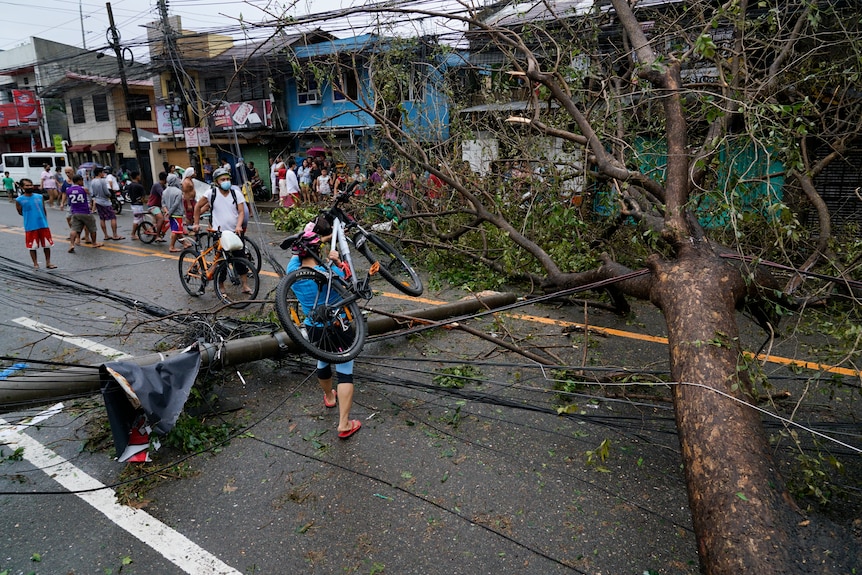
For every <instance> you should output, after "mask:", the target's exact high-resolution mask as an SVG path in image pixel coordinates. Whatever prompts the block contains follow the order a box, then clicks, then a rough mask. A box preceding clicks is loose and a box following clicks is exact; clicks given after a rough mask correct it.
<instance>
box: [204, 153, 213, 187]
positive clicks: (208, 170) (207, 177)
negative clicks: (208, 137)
mask: <svg viewBox="0 0 862 575" xmlns="http://www.w3.org/2000/svg"><path fill="white" fill-rule="evenodd" d="M202 169H203V171H204V181H205V182H206V183H208V184H211V183H213V165H212V163H211V162H210V159H209V158H204V165H203V168H202Z"/></svg>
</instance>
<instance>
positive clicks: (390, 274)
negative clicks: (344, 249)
mask: <svg viewBox="0 0 862 575" xmlns="http://www.w3.org/2000/svg"><path fill="white" fill-rule="evenodd" d="M363 239H364V241H363ZM353 244H354V245H355V246H356V249H358V250H359V251H360V252H361V253H362V255H363V256H365V259H367V260H368V262H369V263H371V264H373V263H374V262H380V275H381V276H383V279H385V280H386V281H388V282H389V283H390V284H392V287H394V288H395V289H397V290H399V291H401V292H403V293H406V294H407V295H412V296H418V295H422V292H423V291H424V287H423V286H422V279H421V278H420V277H419V274H418V273H416V270H414V269H413V266H411V265H410V264H409V263H407V260H405V259H404V256H402V255H401V254H400V253H399V252H398V250H396V249H395V248H393V247H392V246H391V245H389V244H388V243H387V242H386V241H384V240H383V239H381V238H379V237H378V236H376V235H374V234H372V233H363V232H359V233H358V234H356V235H355V236H354V237H353Z"/></svg>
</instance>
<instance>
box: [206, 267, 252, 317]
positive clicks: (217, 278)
mask: <svg viewBox="0 0 862 575" xmlns="http://www.w3.org/2000/svg"><path fill="white" fill-rule="evenodd" d="M242 270H245V272H243V271H242ZM243 275H245V277H246V285H247V286H248V288H249V291H248V292H245V291H243V289H244V288H243V285H242V277H241V276H243ZM213 282H214V283H215V292H216V296H218V298H219V299H220V300H221V301H222V302H223V303H226V304H232V305H233V307H235V308H244V307H248V305H249V303H250V301H251V300H253V299H256V298H257V293H258V291H260V275H259V274H258V273H257V271H255V269H254V264H252V263H251V262H250V261H248V260H247V259H245V258H235V257H228V258H227V259H225V260H224V261H222V262H220V263H219V264H218V267H217V268H216V270H215V274H214V275H213Z"/></svg>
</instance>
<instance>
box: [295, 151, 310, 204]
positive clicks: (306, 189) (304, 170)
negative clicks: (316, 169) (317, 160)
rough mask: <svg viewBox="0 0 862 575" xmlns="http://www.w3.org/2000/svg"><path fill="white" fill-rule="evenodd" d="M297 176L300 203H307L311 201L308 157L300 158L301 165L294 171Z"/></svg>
mask: <svg viewBox="0 0 862 575" xmlns="http://www.w3.org/2000/svg"><path fill="white" fill-rule="evenodd" d="M296 175H297V177H298V178H299V195H300V196H301V199H302V203H303V204H307V203H309V202H310V201H311V162H310V161H308V158H305V159H304V160H302V166H300V168H299V169H298V170H297V171H296Z"/></svg>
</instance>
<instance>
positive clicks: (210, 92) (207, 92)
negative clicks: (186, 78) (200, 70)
mask: <svg viewBox="0 0 862 575" xmlns="http://www.w3.org/2000/svg"><path fill="white" fill-rule="evenodd" d="M226 93H227V82H226V81H225V79H224V77H223V76H222V77H219V78H205V79H204V99H205V100H206V101H208V102H221V101H222V100H224V99H225V94H226Z"/></svg>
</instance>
